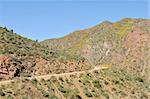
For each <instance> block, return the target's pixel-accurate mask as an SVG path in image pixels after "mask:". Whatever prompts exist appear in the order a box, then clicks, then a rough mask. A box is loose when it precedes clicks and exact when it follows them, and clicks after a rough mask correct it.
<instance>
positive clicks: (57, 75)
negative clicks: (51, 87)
mask: <svg viewBox="0 0 150 99" xmlns="http://www.w3.org/2000/svg"><path fill="white" fill-rule="evenodd" d="M100 69H108V67H100V66H99V67H95V68H93V69H91V70H87V71H76V72H70V73H62V74H49V75H41V76H33V77H24V78H21V79H25V78H26V79H30V80H31V79H34V78H35V79H37V80H41V79H45V80H47V79H49V78H50V77H52V76H55V77H59V76H68V75H74V74H81V73H85V72H93V71H95V70H100ZM13 81H15V80H5V81H0V85H4V84H7V83H11V82H13Z"/></svg>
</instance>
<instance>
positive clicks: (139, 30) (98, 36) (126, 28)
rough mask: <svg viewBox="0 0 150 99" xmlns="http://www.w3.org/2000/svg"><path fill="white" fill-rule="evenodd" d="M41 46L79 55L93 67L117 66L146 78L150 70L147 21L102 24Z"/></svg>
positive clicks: (149, 27) (45, 42)
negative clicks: (103, 65) (102, 65)
mask: <svg viewBox="0 0 150 99" xmlns="http://www.w3.org/2000/svg"><path fill="white" fill-rule="evenodd" d="M41 43H42V44H44V45H47V46H49V48H51V49H54V50H57V51H58V50H59V51H62V52H65V53H68V54H70V55H80V56H82V57H84V58H86V59H88V61H90V62H91V63H92V64H95V65H100V64H109V65H110V66H118V65H119V66H120V67H122V66H123V67H126V68H127V69H128V70H129V71H130V72H131V73H137V74H141V75H144V76H147V77H148V73H149V71H150V20H148V19H131V18H126V19H122V20H120V21H118V22H115V23H112V22H109V21H104V22H102V23H101V24H99V25H96V26H94V27H91V28H88V29H85V30H81V31H75V32H73V33H71V34H69V35H67V36H65V37H62V38H58V39H49V40H45V41H43V42H41ZM149 74H150V73H149Z"/></svg>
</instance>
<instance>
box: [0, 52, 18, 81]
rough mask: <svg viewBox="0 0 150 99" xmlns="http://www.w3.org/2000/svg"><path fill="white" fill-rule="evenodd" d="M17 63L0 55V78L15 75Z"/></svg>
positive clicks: (8, 77)
mask: <svg viewBox="0 0 150 99" xmlns="http://www.w3.org/2000/svg"><path fill="white" fill-rule="evenodd" d="M16 65H17V64H16V63H13V62H12V60H11V59H10V58H9V57H7V56H4V55H1V56H0V79H11V78H13V77H14V76H16V75H17V68H16V67H15V66H16Z"/></svg>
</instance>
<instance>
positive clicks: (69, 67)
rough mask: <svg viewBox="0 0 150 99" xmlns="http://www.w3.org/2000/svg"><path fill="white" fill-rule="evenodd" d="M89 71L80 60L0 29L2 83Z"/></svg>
mask: <svg viewBox="0 0 150 99" xmlns="http://www.w3.org/2000/svg"><path fill="white" fill-rule="evenodd" d="M88 68H91V66H90V64H89V63H88V61H86V59H84V58H82V57H80V56H77V55H74V56H73V55H72V56H70V55H67V54H65V53H62V52H58V51H57V52H55V51H53V50H50V49H49V48H47V47H46V46H43V45H42V44H40V43H38V42H37V41H33V40H30V39H27V38H24V37H22V36H20V35H17V34H16V33H13V30H8V29H7V28H2V27H1V28H0V79H2V80H3V79H12V78H14V77H29V76H34V75H44V74H52V73H63V72H72V71H80V70H86V69H88Z"/></svg>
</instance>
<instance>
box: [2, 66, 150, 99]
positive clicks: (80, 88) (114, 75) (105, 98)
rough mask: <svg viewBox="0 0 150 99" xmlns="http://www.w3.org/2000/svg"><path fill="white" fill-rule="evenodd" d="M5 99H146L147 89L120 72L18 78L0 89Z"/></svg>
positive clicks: (121, 70)
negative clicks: (29, 78)
mask: <svg viewBox="0 0 150 99" xmlns="http://www.w3.org/2000/svg"><path fill="white" fill-rule="evenodd" d="M0 98H1V99H5V98H7V99H8V98H9V99H149V98H150V87H149V83H147V82H145V81H144V80H143V79H142V78H141V77H139V76H136V75H131V74H128V73H127V71H125V70H123V69H116V68H114V69H110V70H95V71H91V72H83V73H76V74H67V75H60V76H57V75H55V76H51V77H49V78H46V79H44V78H43V79H40V80H39V79H38V80H37V79H31V80H28V79H22V80H16V81H14V82H12V83H9V84H5V85H2V86H0Z"/></svg>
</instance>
